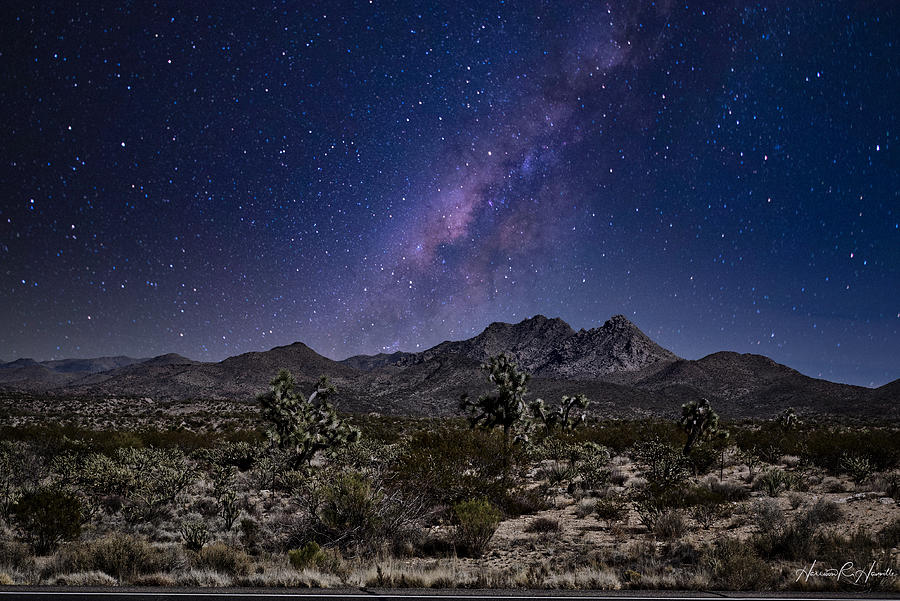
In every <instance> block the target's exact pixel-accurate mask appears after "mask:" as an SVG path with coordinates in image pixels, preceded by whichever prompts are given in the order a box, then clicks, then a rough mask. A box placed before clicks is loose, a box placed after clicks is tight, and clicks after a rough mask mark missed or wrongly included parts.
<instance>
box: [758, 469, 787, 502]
mask: <svg viewBox="0 0 900 601" xmlns="http://www.w3.org/2000/svg"><path fill="white" fill-rule="evenodd" d="M792 482H793V481H792V479H791V477H790V476H789V475H788V474H787V473H785V471H784V470H781V469H778V468H769V469H767V470H765V471H764V472H762V473H761V474H760V475H759V476H757V477H756V480H755V481H754V482H753V487H754V488H755V489H757V490H762V491H765V493H766V494H767V495H769V496H770V497H777V496H778V495H779V494H781V493H782V492H783V491H785V490H790V488H791V484H792Z"/></svg>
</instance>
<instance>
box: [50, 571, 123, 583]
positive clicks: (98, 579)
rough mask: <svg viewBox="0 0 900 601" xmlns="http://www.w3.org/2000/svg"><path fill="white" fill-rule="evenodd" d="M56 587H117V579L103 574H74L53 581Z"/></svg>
mask: <svg viewBox="0 0 900 601" xmlns="http://www.w3.org/2000/svg"><path fill="white" fill-rule="evenodd" d="M51 582H52V583H53V584H55V585H56V586H115V585H116V584H117V582H116V579H115V578H113V577H112V576H110V575H109V574H105V573H103V572H98V571H91V572H74V573H71V574H61V575H59V576H56V577H55V578H53V579H52V580H51Z"/></svg>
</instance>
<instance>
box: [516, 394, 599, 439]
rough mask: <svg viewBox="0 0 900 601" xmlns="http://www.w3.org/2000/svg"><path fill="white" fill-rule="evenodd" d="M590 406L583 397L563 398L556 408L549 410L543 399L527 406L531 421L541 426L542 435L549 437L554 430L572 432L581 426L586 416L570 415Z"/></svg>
mask: <svg viewBox="0 0 900 601" xmlns="http://www.w3.org/2000/svg"><path fill="white" fill-rule="evenodd" d="M589 404H590V401H589V400H588V398H587V397H586V396H585V395H583V394H579V395H575V396H564V397H563V398H562V401H560V404H559V406H558V407H556V408H555V409H553V410H550V409H549V408H548V407H547V406H546V405H545V404H544V400H543V399H537V400H536V401H534V402H533V403H531V405H530V406H529V409H530V411H531V419H532V421H533V422H534V423H536V424H541V425H542V426H543V428H544V434H546V435H549V434H551V433H552V432H553V431H554V430H574V429H575V428H576V427H578V425H579V424H583V423H584V422H585V420H586V419H587V416H586V415H585V414H584V412H582V413H580V414H579V413H577V411H576V415H574V416H573V415H572V411H573V410H577V409H586V408H587V406H588V405H589Z"/></svg>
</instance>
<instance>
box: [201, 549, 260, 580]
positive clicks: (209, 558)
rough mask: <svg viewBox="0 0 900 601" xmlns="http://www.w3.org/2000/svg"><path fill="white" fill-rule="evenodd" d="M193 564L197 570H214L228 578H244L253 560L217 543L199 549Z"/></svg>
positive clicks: (237, 550) (241, 552)
mask: <svg viewBox="0 0 900 601" xmlns="http://www.w3.org/2000/svg"><path fill="white" fill-rule="evenodd" d="M194 563H195V564H196V567H198V568H201V569H209V570H215V571H216V572H220V573H222V574H228V575H229V576H246V575H247V574H249V573H250V570H251V568H252V567H253V560H252V559H251V558H250V556H249V555H247V554H246V553H244V552H243V551H241V550H239V549H235V548H233V547H229V546H228V545H226V544H225V543H218V542H217V543H213V544H211V545H207V546H205V547H203V548H202V549H200V552H199V553H197V555H196V557H195V560H194Z"/></svg>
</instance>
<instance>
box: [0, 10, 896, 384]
mask: <svg viewBox="0 0 900 601" xmlns="http://www.w3.org/2000/svg"><path fill="white" fill-rule="evenodd" d="M104 4H105V5H107V6H105V7H103V6H102V5H104ZM115 4H118V5H119V6H114V3H101V2H87V3H75V2H41V3H32V2H24V3H22V2H16V1H11V2H4V4H3V8H2V9H0V106H2V107H3V113H4V118H3V120H2V122H0V153H2V161H0V184H2V188H0V195H2V196H0V359H3V360H11V359H14V358H17V357H23V356H25V357H33V358H35V359H38V360H46V359H51V358H62V357H88V356H100V355H117V354H125V355H130V356H135V357H149V356H153V355H158V354H162V353H166V352H178V353H181V354H183V355H185V356H188V357H191V358H194V359H200V360H220V359H222V358H224V357H226V356H230V355H234V354H237V353H241V352H246V351H251V350H265V349H268V348H271V347H273V346H276V345H281V344H288V343H291V342H294V341H297V340H300V341H303V342H305V343H307V344H308V345H310V346H311V347H312V348H314V349H315V350H317V351H318V352H320V353H322V354H324V355H326V356H329V357H332V358H337V359H340V358H344V357H347V356H350V355H353V354H357V353H377V352H392V351H395V350H407V351H415V350H417V349H424V348H427V347H429V346H432V345H434V344H436V343H438V342H440V341H442V340H446V339H462V338H467V337H470V336H472V335H475V334H477V333H478V332H480V331H481V330H482V329H483V328H484V327H485V326H486V325H487V324H489V323H490V322H492V321H497V320H501V321H509V322H517V321H520V320H522V319H524V318H526V317H530V316H532V315H534V314H537V313H540V314H544V315H547V316H549V317H556V316H558V317H561V318H563V319H565V320H566V321H568V322H569V323H570V324H571V325H572V326H573V327H575V328H576V329H578V328H591V327H596V326H598V325H601V324H602V323H603V322H604V321H605V320H606V319H608V318H609V317H610V316H611V315H613V314H617V313H623V314H625V315H626V316H627V317H629V319H631V320H632V321H634V322H635V323H636V324H637V325H638V326H639V327H640V328H641V329H643V330H644V331H645V332H646V333H647V334H648V335H650V336H651V337H652V338H653V339H654V340H656V341H657V342H659V343H660V344H662V345H663V346H665V347H667V348H669V349H671V350H673V351H674V352H676V353H677V354H679V355H681V356H684V357H687V358H699V357H701V356H703V355H705V354H708V353H711V352H715V351H718V350H724V349H727V350H735V351H740V352H754V353H760V354H765V355H768V356H770V357H772V358H773V359H775V360H776V361H779V362H781V363H785V364H787V365H789V366H791V367H794V368H795V369H798V370H800V371H802V372H803V373H806V374H809V375H812V376H820V377H824V378H827V379H831V380H835V381H841V382H849V383H854V384H861V385H866V386H878V385H881V384H884V383H886V382H888V381H890V380H893V379H896V378H898V377H900V335H898V330H900V170H898V166H900V162H898V155H897V149H898V146H900V123H898V110H897V106H898V96H900V94H898V93H900V53H898V48H897V45H898V34H897V32H898V31H900V7H898V5H897V4H896V2H893V1H883V2H876V1H866V2H858V1H853V2H846V1H840V0H835V1H831V0H829V1H827V2H797V1H794V0H784V1H782V0H778V1H772V2H768V3H766V2H760V3H743V2H732V1H715V2H707V3H702V2H696V3H695V2H693V1H691V0H688V1H682V2H674V1H672V2H669V1H665V0H662V1H657V2H655V3H654V2H625V1H620V2H601V1H597V2H585V3H583V4H582V3H575V2H534V1H523V2H502V1H499V2H498V1H496V0H478V1H470V0H458V1H455V2H432V1H423V2H409V1H398V2H385V1H381V0H373V1H369V0H364V1H361V2H339V1H335V0H328V1H327V2H271V3H265V4H254V3H253V2H232V1H223V2H216V3H206V4H207V6H204V7H201V5H200V3H191V2H171V3H169V2H154V3H151V2H121V3H115Z"/></svg>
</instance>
